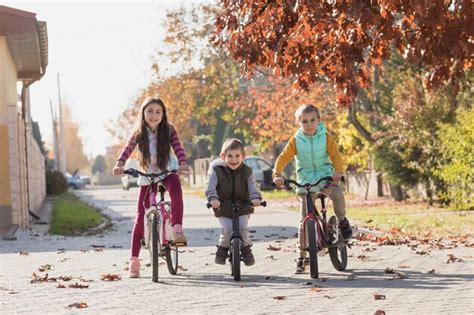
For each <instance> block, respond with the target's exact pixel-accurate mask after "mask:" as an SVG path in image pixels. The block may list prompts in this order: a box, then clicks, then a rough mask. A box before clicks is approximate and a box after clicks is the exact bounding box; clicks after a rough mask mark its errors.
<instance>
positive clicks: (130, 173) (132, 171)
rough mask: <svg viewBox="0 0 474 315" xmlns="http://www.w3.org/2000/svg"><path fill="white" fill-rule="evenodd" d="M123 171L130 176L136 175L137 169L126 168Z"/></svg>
mask: <svg viewBox="0 0 474 315" xmlns="http://www.w3.org/2000/svg"><path fill="white" fill-rule="evenodd" d="M123 173H124V174H127V175H130V176H132V177H138V171H137V170H134V169H133V168H129V169H126V170H125V171H123Z"/></svg>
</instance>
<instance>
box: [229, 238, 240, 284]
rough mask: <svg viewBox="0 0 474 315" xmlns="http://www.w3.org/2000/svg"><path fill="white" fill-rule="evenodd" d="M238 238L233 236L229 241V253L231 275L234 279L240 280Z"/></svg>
mask: <svg viewBox="0 0 474 315" xmlns="http://www.w3.org/2000/svg"><path fill="white" fill-rule="evenodd" d="M241 242H242V241H241V240H240V238H234V239H233V240H232V241H231V254H232V262H231V267H232V276H233V277H234V280H235V281H240V248H241Z"/></svg>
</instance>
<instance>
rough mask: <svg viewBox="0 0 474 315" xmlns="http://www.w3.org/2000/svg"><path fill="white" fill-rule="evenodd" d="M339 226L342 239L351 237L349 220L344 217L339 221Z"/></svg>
mask: <svg viewBox="0 0 474 315" xmlns="http://www.w3.org/2000/svg"><path fill="white" fill-rule="evenodd" d="M339 228H340V229H341V235H342V238H343V239H345V240H347V239H350V238H351V236H352V229H351V225H350V223H349V220H347V218H344V219H342V220H341V221H340V222H339Z"/></svg>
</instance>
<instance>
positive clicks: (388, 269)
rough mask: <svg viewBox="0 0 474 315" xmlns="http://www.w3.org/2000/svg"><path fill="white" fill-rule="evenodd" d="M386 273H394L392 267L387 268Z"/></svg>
mask: <svg viewBox="0 0 474 315" xmlns="http://www.w3.org/2000/svg"><path fill="white" fill-rule="evenodd" d="M384 272H385V273H394V272H393V269H392V268H388V267H387V268H385V271H384Z"/></svg>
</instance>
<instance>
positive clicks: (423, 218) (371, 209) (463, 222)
mask: <svg viewBox="0 0 474 315" xmlns="http://www.w3.org/2000/svg"><path fill="white" fill-rule="evenodd" d="M347 211H348V217H349V218H352V219H353V220H357V221H359V222H361V223H363V224H365V225H366V226H368V227H373V228H377V229H379V230H383V231H390V230H391V229H393V228H400V229H401V230H402V231H403V232H406V233H409V234H414V235H416V236H424V235H431V236H434V237H436V236H437V235H439V236H444V237H446V236H464V235H471V236H472V235H473V231H474V212H472V211H471V212H469V211H465V212H454V211H450V210H447V209H443V208H436V207H428V206H426V205H425V204H423V203H414V204H403V203H400V204H397V203H395V202H391V203H388V204H382V205H376V206H351V207H348V209H347Z"/></svg>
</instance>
